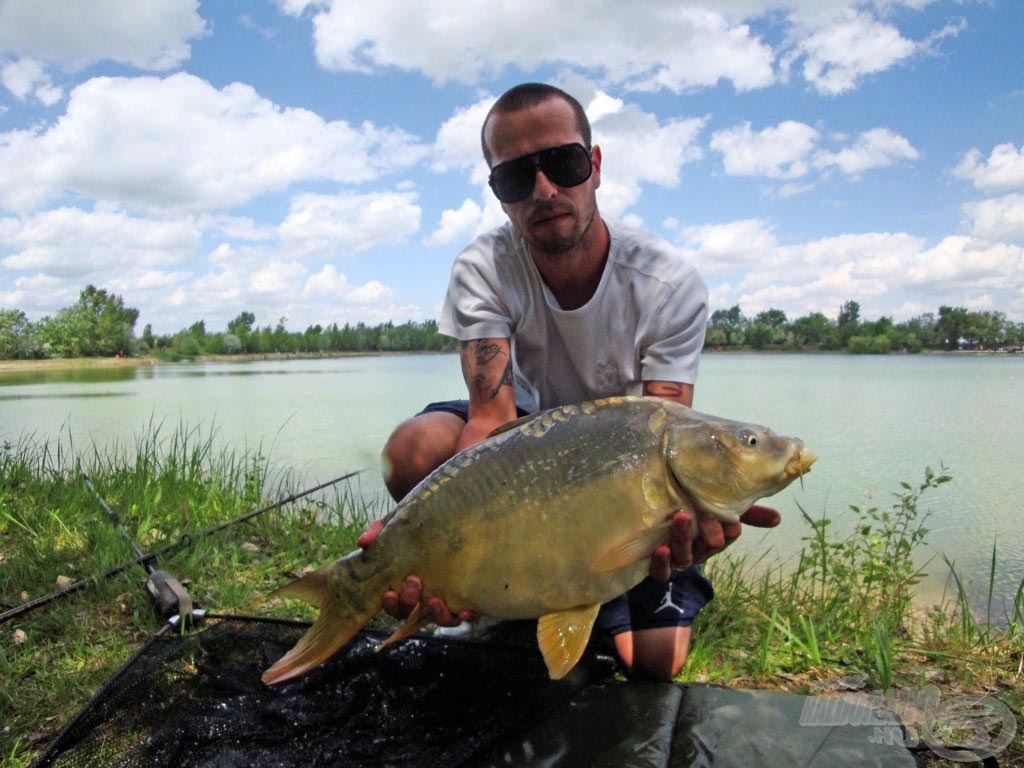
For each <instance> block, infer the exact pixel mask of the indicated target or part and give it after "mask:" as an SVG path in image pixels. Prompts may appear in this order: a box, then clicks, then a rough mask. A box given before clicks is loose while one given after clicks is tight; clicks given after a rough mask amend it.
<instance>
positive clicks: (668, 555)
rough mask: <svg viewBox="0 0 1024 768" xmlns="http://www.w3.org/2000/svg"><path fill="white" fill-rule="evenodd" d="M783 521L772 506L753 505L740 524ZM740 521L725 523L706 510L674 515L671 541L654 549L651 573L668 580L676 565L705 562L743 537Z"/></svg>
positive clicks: (760, 525)
mask: <svg viewBox="0 0 1024 768" xmlns="http://www.w3.org/2000/svg"><path fill="white" fill-rule="evenodd" d="M781 520H782V516H781V515H779V513H778V512H777V511H776V510H774V509H771V508H769V507H760V506H756V505H755V506H753V507H751V508H750V509H748V510H747V511H746V512H744V513H743V514H742V515H740V523H744V524H746V525H752V526H754V527H756V528H774V527H775V526H776V525H778V524H779V522H780V521H781ZM740 523H723V522H721V521H719V520H717V519H716V518H714V517H712V516H711V515H708V514H705V513H703V512H698V513H697V514H696V520H695V519H694V515H693V513H691V512H687V511H685V510H683V511H680V512H676V513H675V515H673V516H672V527H671V528H670V529H669V543H668V544H664V545H662V546H660V547H658V548H657V549H655V550H654V554H653V555H652V556H651V576H652V577H653V578H655V579H657V580H658V581H668V579H669V577H670V576H671V573H672V569H673V568H686V567H687V566H689V565H694V564H695V563H703V562H705V561H706V560H707V559H708V558H709V557H711V556H712V555H716V554H718V553H719V552H721V551H722V550H723V549H725V548H726V547H728V546H729V545H730V544H732V543H733V542H734V541H736V539H738V538H739V536H740V533H741V529H742V527H743V526H742V525H741V524H740Z"/></svg>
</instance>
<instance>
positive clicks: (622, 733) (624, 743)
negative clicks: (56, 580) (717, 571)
mask: <svg viewBox="0 0 1024 768" xmlns="http://www.w3.org/2000/svg"><path fill="white" fill-rule="evenodd" d="M306 628H307V625H305V624H300V623H293V622H275V621H266V620H254V619H246V618H241V617H238V618H222V619H218V620H215V621H211V622H210V623H209V625H208V626H207V627H206V628H205V629H203V630H202V631H198V632H193V633H191V634H187V635H184V636H181V635H176V634H174V633H166V634H164V635H161V636H159V637H157V638H154V639H153V640H152V641H151V642H150V643H149V644H148V645H147V646H146V647H145V648H144V649H143V650H142V652H140V653H139V654H137V655H136V657H134V658H133V659H132V661H131V662H130V663H128V664H126V665H125V667H124V668H122V669H121V670H120V671H119V672H118V673H117V674H116V675H115V676H114V677H112V678H111V680H110V681H109V682H108V683H107V684H106V685H105V686H104V688H103V689H102V690H101V691H100V692H99V693H97V695H96V696H95V697H94V698H93V700H92V701H91V702H90V703H89V704H88V705H87V706H86V708H85V709H84V710H83V711H82V712H81V713H80V714H79V715H78V716H77V717H76V718H75V719H74V720H73V721H72V722H71V723H70V724H69V725H68V726H67V727H66V728H65V729H64V730H63V731H62V732H61V733H60V735H59V736H58V737H57V738H56V739H55V740H54V742H53V743H52V744H51V745H50V746H49V747H48V748H47V750H46V751H45V752H44V753H43V754H42V755H40V757H39V759H38V760H37V761H36V763H35V766H36V768H44V767H48V766H61V767H62V768H75V767H77V766H98V765H102V766H110V767H111V768H142V767H143V766H154V767H155V766H181V767H182V768H186V767H188V766H197V767H198V766H203V767H206V766H210V767H212V766H217V767H218V768H222V767H224V766H229V767H230V766H247V768H250V767H251V768H264V767H265V768H289V767H290V766H338V767H341V768H347V767H351V768H362V767H363V766H367V767H368V766H374V768H379V767H380V766H385V767H394V768H405V767H408V768H432V767H434V766H437V767H438V768H460V767H462V766H466V767H467V768H468V767H469V766H473V767H474V768H476V766H495V767H497V766H546V767H547V768H577V767H579V768H583V767H586V768H594V767H597V766H609V767H611V766H615V767H616V768H621V767H623V766H635V768H647V767H648V766H649V767H651V768H676V767H677V766H678V767H681V766H717V767H722V766H733V765H735V766H740V765H742V766H751V765H762V766H771V765H779V766H801V765H807V766H811V765H826V766H828V768H844V766H858V767H859V766H865V765H884V766H908V767H909V766H913V765H914V764H915V762H914V760H913V758H912V757H911V755H910V753H909V752H907V751H906V750H905V749H904V748H902V747H900V746H890V745H886V744H882V743H873V742H875V741H878V739H872V738H871V736H872V733H871V729H870V728H865V727H854V726H847V727H813V726H800V724H799V721H800V714H801V711H802V707H803V702H804V701H805V700H806V697H802V696H794V695H789V694H778V693H770V692H766V691H738V690H731V689H726V688H717V687H709V686H698V685H673V684H669V683H636V682H629V683H623V682H616V681H614V680H613V679H612V666H611V664H610V662H609V660H607V659H606V658H602V657H600V656H588V657H587V658H586V659H585V661H584V662H583V663H581V665H580V667H579V668H577V670H574V671H573V673H572V674H571V675H570V676H569V677H568V678H567V679H566V680H563V681H559V682H552V681H550V680H548V679H547V674H546V671H545V668H544V664H543V662H542V660H541V658H540V655H539V653H538V652H537V650H536V649H535V648H533V647H525V646H523V645H520V644H515V643H502V642H490V643H475V642H468V641H460V640H454V639H444V638H431V637H416V638H412V639H409V640H406V641H403V642H401V643H398V644H395V645H394V646H391V647H389V648H387V649H385V650H384V651H383V652H381V653H379V654H378V653H376V652H375V651H374V647H375V646H376V644H377V643H378V642H379V641H380V639H381V637H382V635H380V634H379V633H375V632H370V631H364V632H362V633H360V635H359V636H358V638H357V639H356V640H355V641H353V642H352V643H351V644H349V645H348V646H347V647H346V648H345V649H344V650H343V651H342V652H340V653H338V654H337V655H336V656H335V657H334V658H332V659H331V660H330V661H328V662H327V663H326V664H324V665H323V666H321V667H320V668H318V669H317V670H315V671H313V672H312V673H310V674H308V675H306V676H304V677H301V678H298V679H296V680H293V681H290V682H287V683H284V684H282V685H279V686H274V687H268V686H265V685H263V683H262V682H261V681H260V675H261V674H262V672H263V670H265V669H266V668H267V667H268V666H269V665H270V664H271V663H272V662H273V661H275V660H276V659H277V658H278V657H280V656H281V655H282V654H283V653H284V652H285V651H286V650H288V648H290V647H291V646H292V645H293V644H294V643H295V642H296V640H298V638H299V637H300V636H301V635H302V633H303V632H304V631H305V630H306Z"/></svg>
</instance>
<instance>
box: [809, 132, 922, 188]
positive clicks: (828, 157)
mask: <svg viewBox="0 0 1024 768" xmlns="http://www.w3.org/2000/svg"><path fill="white" fill-rule="evenodd" d="M918 157H919V153H918V151H917V150H916V149H914V147H913V146H911V144H910V142H909V141H907V140H906V139H905V138H903V137H902V136H900V135H899V134H897V133H893V132H892V131H890V130H889V129H887V128H873V129H872V130H870V131H865V132H864V133H862V134H860V136H858V137H857V141H856V142H854V144H853V145H852V146H849V147H845V148H843V149H840V150H838V151H836V152H827V151H822V152H818V153H816V154H815V156H814V165H815V166H816V167H818V168H829V167H832V166H834V167H836V168H838V169H839V170H840V171H842V172H843V173H844V174H846V175H847V176H851V177H853V178H858V177H860V175H861V174H862V173H863V172H864V171H868V170H871V169H872V168H883V167H885V166H888V165H893V164H894V163H897V162H899V161H901V160H916V159H917V158H918Z"/></svg>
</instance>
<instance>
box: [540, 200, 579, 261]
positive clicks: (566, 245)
mask: <svg viewBox="0 0 1024 768" xmlns="http://www.w3.org/2000/svg"><path fill="white" fill-rule="evenodd" d="M556 210H558V209H557V208H556V207H555V206H553V205H552V206H538V208H536V209H534V211H533V212H532V214H533V216H534V217H536V216H537V215H538V214H540V215H543V214H545V213H550V212H554V211H556ZM578 212H579V209H577V210H576V211H574V214H578ZM587 214H589V215H587ZM584 215H587V219H586V221H585V222H583V221H581V220H580V219H579V217H578V215H577V218H576V220H575V224H574V226H573V228H572V231H571V232H569V233H568V234H567V235H561V236H553V237H546V238H542V239H541V238H534V237H531V236H529V235H527V234H524V235H523V237H524V239H525V240H526V242H527V243H528V244H529V245H530V248H531V249H533V250H534V251H536V252H537V253H538V254H543V255H544V256H546V257H548V258H552V257H555V258H557V257H560V256H564V255H566V254H569V253H572V252H573V251H575V250H576V249H577V248H578V246H579V245H580V243H582V242H583V241H584V240H585V239H586V237H587V235H588V234H589V233H590V230H591V228H592V227H593V225H594V219H596V218H597V204H596V203H594V202H591V204H590V205H589V206H587V210H586V211H585V212H584Z"/></svg>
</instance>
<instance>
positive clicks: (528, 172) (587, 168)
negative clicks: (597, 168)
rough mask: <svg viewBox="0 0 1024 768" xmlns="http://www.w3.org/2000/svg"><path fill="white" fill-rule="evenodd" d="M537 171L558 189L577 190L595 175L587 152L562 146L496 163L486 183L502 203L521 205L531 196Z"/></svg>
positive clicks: (577, 145)
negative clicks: (570, 188)
mask: <svg viewBox="0 0 1024 768" xmlns="http://www.w3.org/2000/svg"><path fill="white" fill-rule="evenodd" d="M538 168H540V169H541V170H542V171H543V172H544V175H545V176H547V177H548V181H550V182H551V183H552V184H555V185H557V186H559V187H575V186H578V185H580V184H582V183H583V182H584V181H586V180H587V179H589V178H590V174H591V173H593V171H594V166H593V164H592V163H591V161H590V150H589V149H587V148H586V147H584V146H583V145H582V144H579V143H576V144H563V145H562V146H560V147H551V148H550V149H542V150H541V151H540V152H534V153H533V154H532V155H523V156H522V157H517V158H514V159H512V160H506V161H505V162H504V163H499V164H498V165H496V166H494V167H493V168H492V169H491V176H490V178H489V179H488V180H487V183H488V184H490V185H491V189H493V190H494V196H495V197H497V198H498V199H499V200H501V202H503V203H521V202H522V201H523V200H525V199H526V198H528V197H529V196H530V193H531V192H533V184H534V182H535V181H536V180H537V169H538Z"/></svg>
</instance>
